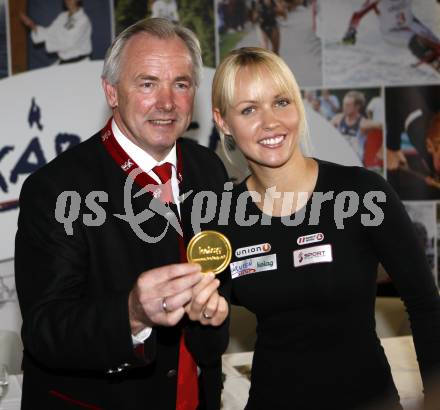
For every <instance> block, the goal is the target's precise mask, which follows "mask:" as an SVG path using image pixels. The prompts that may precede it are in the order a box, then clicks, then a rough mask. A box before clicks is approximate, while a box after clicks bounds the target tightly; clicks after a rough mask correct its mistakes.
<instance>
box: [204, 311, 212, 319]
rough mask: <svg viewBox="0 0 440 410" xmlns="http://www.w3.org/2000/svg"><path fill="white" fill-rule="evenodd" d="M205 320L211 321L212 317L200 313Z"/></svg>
mask: <svg viewBox="0 0 440 410" xmlns="http://www.w3.org/2000/svg"><path fill="white" fill-rule="evenodd" d="M202 315H203V317H204V318H205V319H212V316H209V315H207V314H206V313H205V312H203V313H202Z"/></svg>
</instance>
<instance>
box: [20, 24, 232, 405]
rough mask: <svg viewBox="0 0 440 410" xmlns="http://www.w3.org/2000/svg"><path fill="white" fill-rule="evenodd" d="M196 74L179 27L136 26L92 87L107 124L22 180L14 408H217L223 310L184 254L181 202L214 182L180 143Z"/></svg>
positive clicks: (208, 160) (215, 172)
mask: <svg viewBox="0 0 440 410" xmlns="http://www.w3.org/2000/svg"><path fill="white" fill-rule="evenodd" d="M201 64H202V63H201V56H200V46H199V43H198V41H197V39H196V38H195V36H194V34H193V33H192V32H190V31H189V30H187V29H185V28H183V27H180V26H178V25H174V24H173V23H171V22H169V21H167V20H164V19H147V20H142V21H140V22H138V23H136V24H135V25H133V26H131V27H129V28H128V29H126V30H125V31H124V32H122V33H121V34H120V35H119V36H118V37H117V38H116V40H115V41H114V43H113V45H112V47H111V48H110V49H109V51H108V53H107V56H106V60H105V62H104V69H103V75H102V78H103V80H102V81H103V87H104V92H105V95H106V98H107V101H108V104H109V105H110V107H111V109H112V111H113V118H112V119H111V120H109V122H108V123H107V125H106V126H105V128H104V129H103V130H101V131H100V132H99V133H98V134H96V135H94V136H93V137H91V138H90V139H88V140H87V141H85V142H84V143H82V144H80V145H79V146H77V147H75V148H72V149H71V150H70V151H68V152H66V153H64V154H62V155H61V156H59V157H58V158H56V159H55V160H54V161H52V162H51V163H50V164H48V165H47V166H46V167H44V168H42V169H41V170H39V171H38V172H36V173H35V174H33V175H32V176H30V177H29V178H28V180H27V181H26V182H25V184H24V186H23V189H22V193H21V198H20V207H21V211H20V217H19V227H18V233H17V239H16V282H17V291H18V294H19V300H20V306H21V310H22V315H23V330H22V337H23V342H24V346H25V355H24V362H23V370H24V381H23V399H22V408H23V409H57V410H58V409H72V408H88V409H121V410H130V409H155V410H156V409H175V408H177V409H181V410H195V409H196V408H199V409H201V408H206V409H218V408H219V407H220V386H221V372H220V359H221V353H222V352H223V351H224V350H225V348H226V345H227V330H226V326H227V323H226V322H225V319H226V317H227V314H228V304H227V302H226V300H225V299H224V298H223V297H222V296H221V295H220V294H219V292H218V287H219V285H220V281H219V280H218V279H215V278H214V276H213V275H212V274H208V275H202V274H201V272H200V267H199V266H198V265H195V264H190V263H186V259H185V251H184V250H185V245H186V242H187V241H188V240H189V239H190V238H191V237H192V235H193V232H192V224H191V219H190V216H191V204H192V203H191V198H193V197H194V196H193V195H189V194H190V193H191V192H192V193H193V194H194V192H197V191H202V190H203V191H206V190H212V191H215V190H219V189H220V190H221V189H222V188H223V183H224V182H225V179H226V175H225V171H224V167H223V165H222V163H221V162H220V160H219V159H218V158H217V157H216V156H215V155H214V154H212V153H211V152H210V151H208V150H207V149H205V148H203V147H200V146H198V145H196V144H194V143H190V142H185V141H184V140H183V141H181V140H178V138H179V137H180V136H181V135H182V134H183V133H184V132H185V130H186V129H187V127H188V125H189V123H190V121H191V115H192V109H193V100H194V94H195V90H196V87H197V85H198V84H199V78H200V70H201ZM85 98H86V97H85ZM79 120H80V119H79ZM127 187H128V188H127ZM182 194H188V195H189V198H188V199H185V200H184V201H182ZM188 195H186V196H188ZM72 215H73V217H72V218H70V216H72ZM69 218H70V219H69ZM66 220H69V221H70V222H69V223H70V225H69V223H62V222H63V221H66ZM179 232H180V233H182V232H183V236H182V235H180V233H179Z"/></svg>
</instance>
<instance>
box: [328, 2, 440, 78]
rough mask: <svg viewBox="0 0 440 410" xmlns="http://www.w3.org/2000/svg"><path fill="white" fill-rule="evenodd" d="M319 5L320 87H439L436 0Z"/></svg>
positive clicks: (438, 10)
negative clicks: (436, 84) (433, 84)
mask: <svg viewBox="0 0 440 410" xmlns="http://www.w3.org/2000/svg"><path fill="white" fill-rule="evenodd" d="M330 3H331V4H330ZM320 4H321V8H322V10H321V11H322V13H323V16H324V17H323V18H324V20H325V46H324V56H325V57H324V82H325V83H329V84H332V85H339V84H341V85H342V84H347V83H356V84H363V85H370V84H378V83H379V84H380V83H385V84H405V83H424V82H439V81H440V4H439V3H438V2H437V1H436V0H355V1H351V0H336V1H333V2H323V1H321V2H320ZM335 9H337V10H338V12H337V13H335V12H334V11H335ZM342 67H343V68H344V69H343V70H341V69H342Z"/></svg>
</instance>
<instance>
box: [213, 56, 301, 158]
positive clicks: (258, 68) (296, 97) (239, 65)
mask: <svg viewBox="0 0 440 410" xmlns="http://www.w3.org/2000/svg"><path fill="white" fill-rule="evenodd" d="M245 68H246V69H248V70H249V71H250V73H249V74H250V75H252V77H253V79H254V85H255V90H256V92H257V93H258V89H259V85H260V84H263V82H262V80H263V78H264V76H265V75H267V73H269V75H270V76H271V78H272V80H273V81H274V82H275V84H276V85H277V87H278V89H279V91H280V93H281V94H282V95H285V96H286V97H288V98H289V99H290V100H291V101H292V102H293V103H294V104H295V107H296V109H297V111H298V119H299V121H298V134H299V136H300V141H301V144H302V146H303V150H304V148H305V147H306V148H308V144H309V142H308V126H307V119H306V113H305V109H304V104H303V101H302V98H301V91H300V89H299V86H298V83H297V81H296V79H295V76H294V75H293V73H292V71H291V70H290V68H289V67H288V66H287V64H286V63H285V62H284V60H283V59H281V58H280V57H279V56H277V55H276V54H275V53H273V52H271V51H269V50H266V49H264V48H259V47H242V48H238V49H236V50H232V51H231V52H230V53H229V54H228V55H227V56H226V57H225V59H224V60H223V61H222V62H221V64H220V65H219V66H218V68H217V70H216V72H215V75H214V79H213V82H212V108H213V110H214V109H217V110H218V111H219V113H220V115H221V117H222V118H224V117H225V115H226V113H227V110H228V109H229V108H230V107H231V106H232V104H233V102H234V99H235V89H236V80H237V74H238V72H239V71H240V70H242V69H245ZM217 129H218V131H219V133H220V136H221V138H222V141H223V143H224V137H225V136H224V134H223V132H222V130H221V129H220V127H219V126H218V125H217Z"/></svg>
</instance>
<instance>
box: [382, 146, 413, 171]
mask: <svg viewBox="0 0 440 410" xmlns="http://www.w3.org/2000/svg"><path fill="white" fill-rule="evenodd" d="M406 166H408V161H407V160H406V158H405V155H404V154H403V152H402V151H401V150H397V151H393V150H390V149H387V169H388V171H395V170H396V169H399V168H400V167H406Z"/></svg>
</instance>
